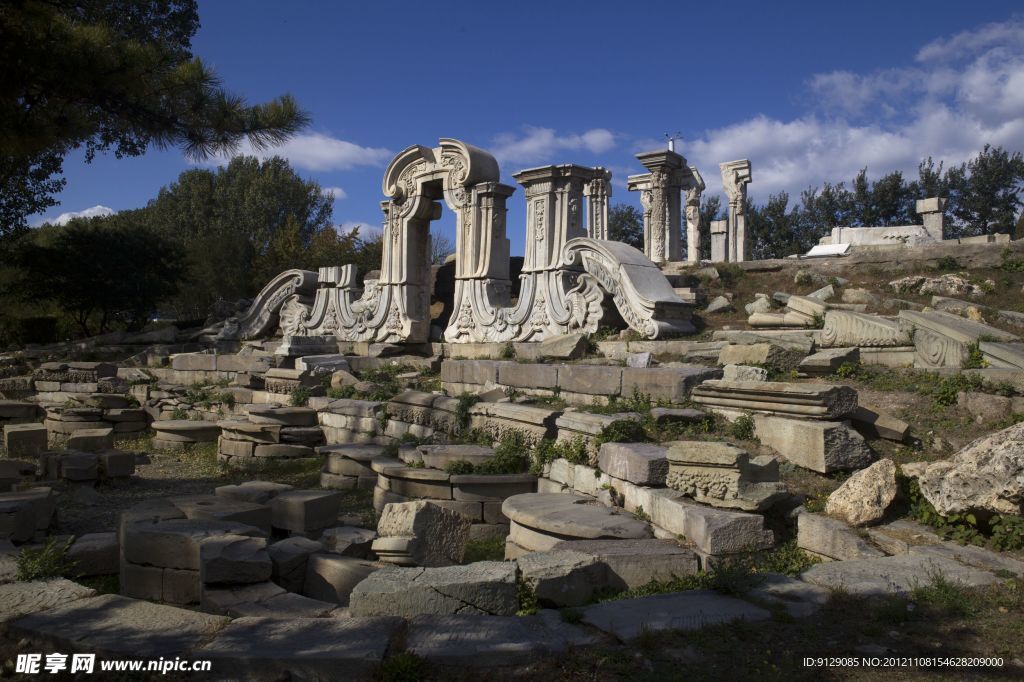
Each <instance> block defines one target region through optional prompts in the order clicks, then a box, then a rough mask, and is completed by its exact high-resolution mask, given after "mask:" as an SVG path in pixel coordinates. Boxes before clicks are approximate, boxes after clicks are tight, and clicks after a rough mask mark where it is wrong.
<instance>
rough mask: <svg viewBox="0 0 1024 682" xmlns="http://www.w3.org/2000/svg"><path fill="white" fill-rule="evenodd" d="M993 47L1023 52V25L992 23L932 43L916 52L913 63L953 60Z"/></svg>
mask: <svg viewBox="0 0 1024 682" xmlns="http://www.w3.org/2000/svg"><path fill="white" fill-rule="evenodd" d="M993 47H1008V48H1010V49H1017V50H1020V49H1024V22H1021V21H1018V20H1016V19H1014V20H1011V21H1003V22H995V23H992V24H986V25H984V26H980V27H978V28H975V29H971V30H968V31H961V32H960V33H957V34H955V35H954V36H952V37H951V38H947V39H942V38H940V39H938V40H933V41H932V42H930V43H928V44H927V45H925V46H924V47H922V48H921V49H920V50H918V52H917V61H919V62H929V61H940V60H944V59H957V58H960V57H963V56H964V55H970V54H977V53H978V52H982V51H985V50H989V49H991V48H993Z"/></svg>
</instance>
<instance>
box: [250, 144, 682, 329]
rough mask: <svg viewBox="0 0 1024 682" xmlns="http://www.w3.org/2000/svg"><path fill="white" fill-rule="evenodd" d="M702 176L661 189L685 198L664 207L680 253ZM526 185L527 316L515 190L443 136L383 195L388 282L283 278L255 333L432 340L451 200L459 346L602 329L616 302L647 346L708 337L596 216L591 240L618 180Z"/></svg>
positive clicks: (567, 168)
mask: <svg viewBox="0 0 1024 682" xmlns="http://www.w3.org/2000/svg"><path fill="white" fill-rule="evenodd" d="M673 156H674V157H678V159H679V160H682V157H681V156H679V155H678V154H674V155H673ZM688 172H689V171H688V169H686V171H685V173H682V172H681V171H679V169H674V170H673V169H669V170H668V171H666V172H664V173H662V172H661V171H659V176H658V177H659V179H658V181H657V184H658V186H659V189H658V191H659V192H660V193H661V194H662V195H664V193H665V192H666V191H668V194H669V195H671V194H672V193H673V191H674V194H675V201H674V203H673V200H672V199H671V197H669V198H668V199H665V200H659V201H660V203H661V204H663V205H664V212H663V214H662V215H663V217H662V219H661V222H662V223H663V229H661V230H660V232H659V234H660V235H662V237H663V238H664V239H665V240H667V241H666V242H665V243H666V244H668V251H666V253H668V254H669V255H672V253H674V252H672V248H677V247H678V234H676V236H675V242H672V238H671V237H670V236H669V232H671V230H669V227H671V225H670V223H671V222H672V216H675V221H676V222H675V230H674V232H675V233H678V216H679V210H678V209H679V191H678V188H679V186H680V183H682V182H683V180H684V179H685V174H686V173H688ZM514 177H515V179H516V181H517V182H519V184H521V185H522V186H523V188H524V191H525V194H526V202H527V206H528V210H527V225H526V239H525V250H526V252H525V254H524V264H523V270H522V274H521V284H520V295H519V298H518V300H517V302H516V304H515V305H511V304H510V292H511V282H510V281H509V241H508V239H507V237H506V233H505V227H506V225H505V216H506V208H505V202H506V200H507V199H508V197H509V196H511V194H512V193H513V192H514V191H515V190H514V188H513V187H510V186H508V185H503V184H501V183H500V182H498V180H499V178H500V173H499V169H498V163H497V161H495V159H494V157H493V156H491V155H490V154H488V153H487V152H485V151H483V150H480V149H477V148H476V147H472V146H471V145H467V144H465V143H463V142H459V141H458V140H452V139H442V140H441V141H440V146H439V147H437V148H433V149H431V148H429V147H424V146H420V145H414V146H412V147H409V148H408V149H406V150H405V151H403V152H401V153H400V154H398V156H396V157H395V159H394V160H393V161H392V162H391V164H390V165H389V166H388V168H387V170H386V171H385V174H384V181H383V183H382V189H383V192H384V194H385V195H386V196H387V197H389V198H388V199H387V200H386V201H384V202H382V203H381V209H382V211H383V213H384V225H383V235H384V239H383V251H384V252H383V258H382V262H381V268H380V275H379V277H377V278H375V279H367V280H366V281H365V282H363V283H362V285H360V283H359V281H358V278H357V273H356V271H355V268H354V266H352V265H344V266H332V267H325V268H320V271H319V273H317V274H314V273H301V272H300V271H289V273H291V274H289V273H283V274H282V275H280V276H279V277H278V278H276V279H275V280H274V282H272V285H273V286H271V285H268V287H267V288H266V289H265V290H264V293H262V294H261V299H260V300H259V301H258V303H259V305H257V304H254V309H253V310H254V311H255V312H253V313H252V315H251V316H252V317H253V318H254V321H253V322H251V323H250V322H245V324H248V325H249V327H251V328H253V329H258V331H257V332H253V335H256V334H263V333H268V332H269V331H270V330H271V328H272V327H273V324H272V323H273V322H276V321H278V320H280V322H281V324H280V327H281V330H282V331H283V332H284V333H285V334H287V335H289V336H323V335H333V336H334V337H336V338H338V339H341V340H347V341H371V342H390V343H395V342H413V343H418V342H424V341H427V340H428V338H429V324H430V311H429V305H430V293H431V277H432V276H431V269H430V237H429V227H430V222H431V221H432V220H436V219H437V218H438V217H439V216H440V210H441V202H442V201H443V202H444V203H445V204H446V205H447V206H448V207H449V208H450V209H451V210H452V211H453V212H454V213H455V216H456V227H455V231H456V250H455V292H454V304H453V308H452V309H453V311H454V312H453V314H452V317H451V319H450V321H449V324H448V327H447V328H446V329H445V332H444V338H445V340H446V341H449V342H453V343H467V342H504V341H541V340H543V339H545V338H548V337H550V336H555V335H562V334H569V333H573V332H592V331H595V330H596V329H597V325H598V322H599V321H600V319H601V317H602V315H603V313H604V309H603V307H602V303H603V301H604V299H605V296H606V294H608V295H610V297H611V299H612V300H613V301H614V303H615V305H616V307H617V308H618V310H619V312H620V314H621V315H622V317H623V319H625V320H626V321H627V323H628V324H629V325H630V326H632V327H633V328H634V329H635V330H636V331H638V332H639V333H640V334H641V335H643V336H644V337H646V338H656V337H657V336H658V335H659V334H663V333H665V332H668V331H672V332H677V333H678V332H681V333H689V332H692V331H693V330H694V328H693V326H692V324H690V322H689V318H690V307H689V305H688V304H687V303H685V302H683V301H682V300H680V299H679V298H678V297H677V296H676V295H675V292H674V291H673V290H672V287H671V286H670V285H669V283H668V280H667V279H665V277H664V276H663V275H662V274H661V272H660V270H658V268H657V267H656V266H655V265H654V264H653V263H651V261H650V260H648V259H647V258H645V257H644V255H643V254H642V253H640V252H639V251H637V250H636V249H633V248H632V247H629V246H627V245H625V244H621V243H618V242H609V241H605V240H602V239H595V238H593V237H587V236H586V235H587V232H586V230H585V228H584V225H583V222H584V221H583V213H584V209H585V212H586V216H587V220H588V221H589V225H588V228H589V230H590V233H591V234H592V235H593V234H603V235H607V203H608V196H609V195H610V194H611V187H610V179H611V173H610V172H609V171H607V170H605V169H603V168H587V167H583V166H577V165H573V164H565V165H559V166H545V167H542V168H535V169H531V170H527V171H522V172H520V173H517V174H516V175H515V176H514ZM666 188H667V189H666ZM665 216H668V218H667V222H666V218H665ZM672 243H675V244H676V247H672V246H671V244H672ZM662 250H663V251H664V249H662ZM677 250H678V249H677ZM289 282H290V285H288V286H286V284H287V283H289ZM314 287H315V297H314V299H313V300H312V302H310V301H309V295H310V294H311V293H314V292H313V291H312V290H313V288H314ZM256 318H258V319H256ZM245 338H251V336H246V337H245Z"/></svg>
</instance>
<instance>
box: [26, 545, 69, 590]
mask: <svg viewBox="0 0 1024 682" xmlns="http://www.w3.org/2000/svg"><path fill="white" fill-rule="evenodd" d="M74 541H75V539H74V538H68V539H67V541H66V542H64V543H63V544H58V543H57V538H48V539H47V540H46V543H45V544H44V545H43V546H42V547H40V548H38V549H23V550H21V552H20V553H19V554H18V558H17V560H16V563H17V567H18V571H17V580H18V581H19V582H24V581H29V580H48V579H50V578H64V577H73V573H72V571H73V570H74V568H75V562H74V561H72V560H71V559H69V558H68V550H69V549H71V545H72V544H73V543H74Z"/></svg>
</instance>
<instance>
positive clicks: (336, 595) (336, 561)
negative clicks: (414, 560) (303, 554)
mask: <svg viewBox="0 0 1024 682" xmlns="http://www.w3.org/2000/svg"><path fill="white" fill-rule="evenodd" d="M379 570H381V564H378V563H376V562H373V561H366V560H365V559H356V558H353V557H345V556H339V555H336V554H311V555H310V556H309V561H308V562H307V563H306V580H305V582H304V584H303V587H302V593H303V594H304V595H306V596H307V597H310V598H312V599H319V600H320V601H325V602H332V603H335V604H341V605H342V606H347V605H348V604H349V596H350V595H351V593H352V590H353V589H354V588H355V586H356V585H358V584H359V583H361V582H363V581H364V580H366V579H367V578H368V577H370V575H372V574H373V573H374V572H375V571H379Z"/></svg>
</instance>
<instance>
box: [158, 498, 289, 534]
mask: <svg viewBox="0 0 1024 682" xmlns="http://www.w3.org/2000/svg"><path fill="white" fill-rule="evenodd" d="M168 501H169V502H170V503H171V504H173V505H174V506H175V507H177V508H178V509H180V510H181V512H182V513H183V514H184V515H185V518H188V519H194V520H211V521H233V522H236V523H244V524H247V525H249V526H254V527H256V528H259V529H260V530H262V531H263V532H264V533H269V532H270V525H271V510H270V508H269V507H267V506H266V505H262V504H253V503H252V502H244V501H242V500H235V499H231V498H230V497H224V496H221V495H190V496H188V497H171V498H168Z"/></svg>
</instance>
